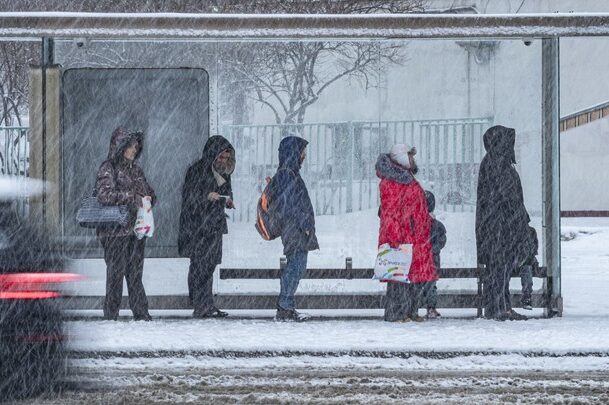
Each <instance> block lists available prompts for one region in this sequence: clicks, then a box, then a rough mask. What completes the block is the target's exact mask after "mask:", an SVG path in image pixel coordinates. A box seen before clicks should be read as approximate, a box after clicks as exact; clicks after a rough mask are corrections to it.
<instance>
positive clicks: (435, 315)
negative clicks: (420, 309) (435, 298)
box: [425, 308, 442, 319]
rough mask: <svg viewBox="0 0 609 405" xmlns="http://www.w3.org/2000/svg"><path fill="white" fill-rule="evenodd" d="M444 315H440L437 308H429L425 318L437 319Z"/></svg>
mask: <svg viewBox="0 0 609 405" xmlns="http://www.w3.org/2000/svg"><path fill="white" fill-rule="evenodd" d="M441 316H442V315H440V313H439V312H438V311H437V310H436V309H435V308H427V315H425V318H427V319H436V318H439V317H441Z"/></svg>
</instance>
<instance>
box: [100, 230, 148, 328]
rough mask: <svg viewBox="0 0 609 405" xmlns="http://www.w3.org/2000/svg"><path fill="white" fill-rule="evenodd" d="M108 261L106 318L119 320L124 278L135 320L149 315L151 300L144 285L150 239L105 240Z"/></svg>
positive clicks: (131, 237) (132, 237)
mask: <svg viewBox="0 0 609 405" xmlns="http://www.w3.org/2000/svg"><path fill="white" fill-rule="evenodd" d="M101 243H102V246H103V247H104V261H105V262H106V300H105V301H104V318H106V319H116V318H117V317H118V311H119V309H120V305H121V299H122V297H123V278H126V279H127V292H128V294H129V307H130V308H131V312H133V316H134V317H135V318H142V317H146V316H148V299H147V298H146V291H145V290H144V283H142V275H143V272H144V247H145V246H146V238H143V239H141V240H138V239H137V238H136V237H135V235H133V236H118V237H108V238H101Z"/></svg>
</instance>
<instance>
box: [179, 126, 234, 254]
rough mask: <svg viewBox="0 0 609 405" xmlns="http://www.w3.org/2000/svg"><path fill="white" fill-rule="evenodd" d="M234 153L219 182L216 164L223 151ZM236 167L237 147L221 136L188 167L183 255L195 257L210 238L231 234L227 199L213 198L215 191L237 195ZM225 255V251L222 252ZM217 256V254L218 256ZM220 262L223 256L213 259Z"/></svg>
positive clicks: (212, 139)
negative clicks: (233, 178) (233, 183)
mask: <svg viewBox="0 0 609 405" xmlns="http://www.w3.org/2000/svg"><path fill="white" fill-rule="evenodd" d="M226 150H228V151H229V152H231V159H230V161H229V163H228V168H227V170H226V173H221V174H220V175H221V176H222V177H223V178H224V180H225V181H226V182H225V183H224V184H222V185H218V181H217V180H216V178H215V177H214V173H213V171H212V165H213V163H214V162H215V160H216V159H217V158H218V155H220V154H221V153H222V152H224V151H226ZM234 169H235V149H234V148H233V146H232V145H231V144H230V142H229V141H228V140H227V139H226V138H224V137H222V136H220V135H214V136H211V137H210V138H209V139H208V140H207V142H206V143H205V147H204V148H203V157H202V158H201V159H200V160H198V161H197V162H195V163H194V164H193V165H192V166H190V167H189V168H188V171H187V172H186V179H185V180H184V186H183V187H182V211H181V213H180V229H179V233H178V252H179V254H180V255H181V256H185V257H191V256H192V255H193V254H194V253H195V252H196V251H197V250H198V249H199V248H205V245H207V244H209V243H208V242H206V240H208V241H209V239H210V238H215V239H217V238H220V237H221V236H222V234H225V233H228V226H227V224H226V214H225V213H224V209H225V208H226V199H224V198H221V199H220V200H218V201H209V200H208V199H207V196H208V195H209V193H211V192H216V193H218V194H220V195H225V196H230V198H231V199H232V198H233V191H232V187H231V174H232V172H233V171H234ZM220 255H221V254H220ZM214 256H217V255H214ZM209 259H210V260H212V261H216V262H218V263H219V261H220V258H217V257H215V258H213V257H210V258H209Z"/></svg>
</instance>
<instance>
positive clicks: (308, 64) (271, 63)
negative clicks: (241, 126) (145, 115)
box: [0, 0, 426, 125]
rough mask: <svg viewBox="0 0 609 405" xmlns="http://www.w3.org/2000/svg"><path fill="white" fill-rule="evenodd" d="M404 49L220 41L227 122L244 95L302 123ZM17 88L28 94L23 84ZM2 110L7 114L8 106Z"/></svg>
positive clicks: (234, 8) (85, 2)
mask: <svg viewBox="0 0 609 405" xmlns="http://www.w3.org/2000/svg"><path fill="white" fill-rule="evenodd" d="M425 1H426V0H308V1H302V0H258V1H255V2H243V1H239V0H82V1H74V0H0V11H33V10H36V11H47V10H55V11H90V12H102V11H106V12H206V13H210V12H211V13H214V12H218V13H292V14H372V13H410V12H417V11H422V10H423V9H424V5H425ZM0 52H1V49H0ZM17 56H18V57H17V58H15V59H14V61H15V64H21V65H22V66H27V64H28V63H29V60H28V59H27V57H26V56H25V55H17ZM403 57H404V55H403V49H402V47H401V46H397V45H395V44H393V45H392V44H386V43H378V42H372V41H361V42H345V41H342V42H330V41H319V42H281V43H272V44H269V43H263V44H262V43H260V44H252V43H247V44H239V43H237V44H233V45H232V46H228V47H224V48H223V52H222V55H221V58H220V63H222V70H221V77H220V80H221V83H226V84H225V87H224V88H223V89H222V90H223V91H222V94H223V95H224V97H225V100H224V102H225V104H226V105H227V106H229V107H230V108H229V111H230V112H231V113H232V116H233V122H234V123H246V122H247V113H248V111H247V107H246V99H247V98H252V99H254V100H256V101H257V102H259V103H261V105H263V106H265V107H267V108H269V109H270V111H271V112H272V114H273V116H274V118H275V121H276V122H277V123H302V122H303V121H304V118H305V114H306V111H307V109H308V108H309V107H310V106H311V105H313V104H314V103H315V102H316V101H317V100H318V99H319V98H320V97H321V95H322V94H323V93H324V92H326V91H327V89H328V88H330V87H331V86H332V84H334V83H336V82H337V81H339V80H341V79H343V78H350V79H354V80H357V81H359V82H360V83H361V84H362V85H363V86H364V87H365V88H368V87H370V86H375V85H377V81H376V79H377V78H378V74H379V73H380V72H381V71H382V69H384V68H386V67H387V66H388V65H391V64H395V63H401V62H402V61H403ZM0 69H2V70H3V71H2V72H0V80H9V79H8V78H7V77H8V76H11V77H10V80H11V81H15V80H21V77H20V76H19V77H18V76H15V75H17V70H19V69H10V68H9V67H7V66H4V65H0ZM227 78H230V79H229V80H223V79H227ZM24 83H27V80H25V81H24ZM24 94H25V99H27V86H26V88H25V92H24ZM9 105H10V103H9ZM9 111H10V113H9V115H10V114H12V113H14V111H15V110H14V109H11V110H9ZM3 122H5V119H4V118H3ZM5 125H6V124H5Z"/></svg>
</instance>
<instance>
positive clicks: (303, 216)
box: [269, 136, 319, 322]
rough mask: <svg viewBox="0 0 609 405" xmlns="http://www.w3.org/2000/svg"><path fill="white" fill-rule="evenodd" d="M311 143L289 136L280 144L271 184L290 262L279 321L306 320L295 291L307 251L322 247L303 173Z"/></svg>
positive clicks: (283, 278) (283, 280) (280, 299)
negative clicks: (298, 307) (301, 170)
mask: <svg viewBox="0 0 609 405" xmlns="http://www.w3.org/2000/svg"><path fill="white" fill-rule="evenodd" d="M307 144H308V142H307V141H306V140H305V139H303V138H300V137H297V136H288V137H285V138H283V139H282V140H281V142H280V143H279V167H278V168H277V172H276V173H275V175H274V176H273V178H272V180H271V182H270V184H269V194H270V200H271V206H272V211H273V215H274V216H275V217H276V220H277V222H278V223H279V224H280V227H279V228H280V231H279V232H280V235H279V236H281V242H282V244H283V254H284V255H285V256H286V259H287V264H286V267H285V268H284V269H283V272H282V274H281V280H280V285H281V291H280V293H279V297H278V298H277V313H276V316H275V320H277V321H297V322H299V321H304V320H306V319H307V318H308V316H307V315H305V314H302V313H300V312H298V311H296V302H295V299H294V294H295V293H296V290H297V289H298V284H299V283H300V280H301V279H302V277H303V276H304V273H305V271H306V268H307V257H308V252H309V251H311V250H315V249H319V244H318V242H317V237H316V235H315V213H314V211H313V205H312V204H311V199H310V198H309V192H308V191H307V187H306V185H305V183H304V181H303V179H302V177H301V176H300V168H301V167H302V163H303V161H304V159H305V157H306V147H307Z"/></svg>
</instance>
